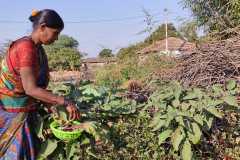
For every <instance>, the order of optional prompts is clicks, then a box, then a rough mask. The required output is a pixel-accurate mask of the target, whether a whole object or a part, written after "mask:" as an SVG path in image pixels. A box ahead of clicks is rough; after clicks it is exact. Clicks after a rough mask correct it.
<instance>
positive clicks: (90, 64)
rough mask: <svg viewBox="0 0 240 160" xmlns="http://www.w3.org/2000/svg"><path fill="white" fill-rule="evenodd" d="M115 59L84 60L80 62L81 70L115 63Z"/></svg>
mask: <svg viewBox="0 0 240 160" xmlns="http://www.w3.org/2000/svg"><path fill="white" fill-rule="evenodd" d="M116 62H117V60H116V58H112V57H110V58H86V59H83V60H82V69H85V70H86V69H95V68H98V67H103V66H104V65H106V64H114V63H116Z"/></svg>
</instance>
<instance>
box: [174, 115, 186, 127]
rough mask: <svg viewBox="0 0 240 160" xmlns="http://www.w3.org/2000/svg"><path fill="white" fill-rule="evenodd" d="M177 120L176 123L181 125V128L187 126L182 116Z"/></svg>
mask: <svg viewBox="0 0 240 160" xmlns="http://www.w3.org/2000/svg"><path fill="white" fill-rule="evenodd" d="M175 120H176V122H178V124H179V125H181V126H184V125H185V124H184V121H183V117H182V116H177V117H176V118H175Z"/></svg>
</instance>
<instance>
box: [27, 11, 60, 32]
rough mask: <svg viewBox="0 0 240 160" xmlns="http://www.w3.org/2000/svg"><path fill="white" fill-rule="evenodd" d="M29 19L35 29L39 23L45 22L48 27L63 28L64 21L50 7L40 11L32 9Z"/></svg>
mask: <svg viewBox="0 0 240 160" xmlns="http://www.w3.org/2000/svg"><path fill="white" fill-rule="evenodd" d="M29 20H30V21H31V22H32V23H33V29H36V28H37V27H38V26H39V25H41V24H43V23H44V24H45V25H46V26H47V27H49V28H54V29H63V28H64V23H63V20H62V18H61V17H60V16H59V14H58V13H57V12H56V11H54V10H51V9H44V10H40V11H36V10H34V11H33V12H32V14H31V16H30V17H29Z"/></svg>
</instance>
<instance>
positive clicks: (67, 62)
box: [44, 35, 83, 70]
mask: <svg viewBox="0 0 240 160" xmlns="http://www.w3.org/2000/svg"><path fill="white" fill-rule="evenodd" d="M78 45H79V44H78V41H77V40H75V39H74V38H72V37H69V36H67V35H61V36H59V39H58V40H57V41H56V42H55V43H53V44H51V45H48V46H44V48H45V51H46V53H47V55H48V61H49V62H48V63H49V66H50V69H51V70H74V69H78V68H79V67H80V64H81V57H82V56H83V54H82V53H80V52H79V50H78Z"/></svg>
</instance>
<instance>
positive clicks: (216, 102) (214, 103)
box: [207, 99, 223, 107]
mask: <svg viewBox="0 0 240 160" xmlns="http://www.w3.org/2000/svg"><path fill="white" fill-rule="evenodd" d="M222 103H223V100H220V99H217V100H213V99H211V100H210V99H209V100H208V102H207V106H208V107H216V106H219V105H220V104H222Z"/></svg>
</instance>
